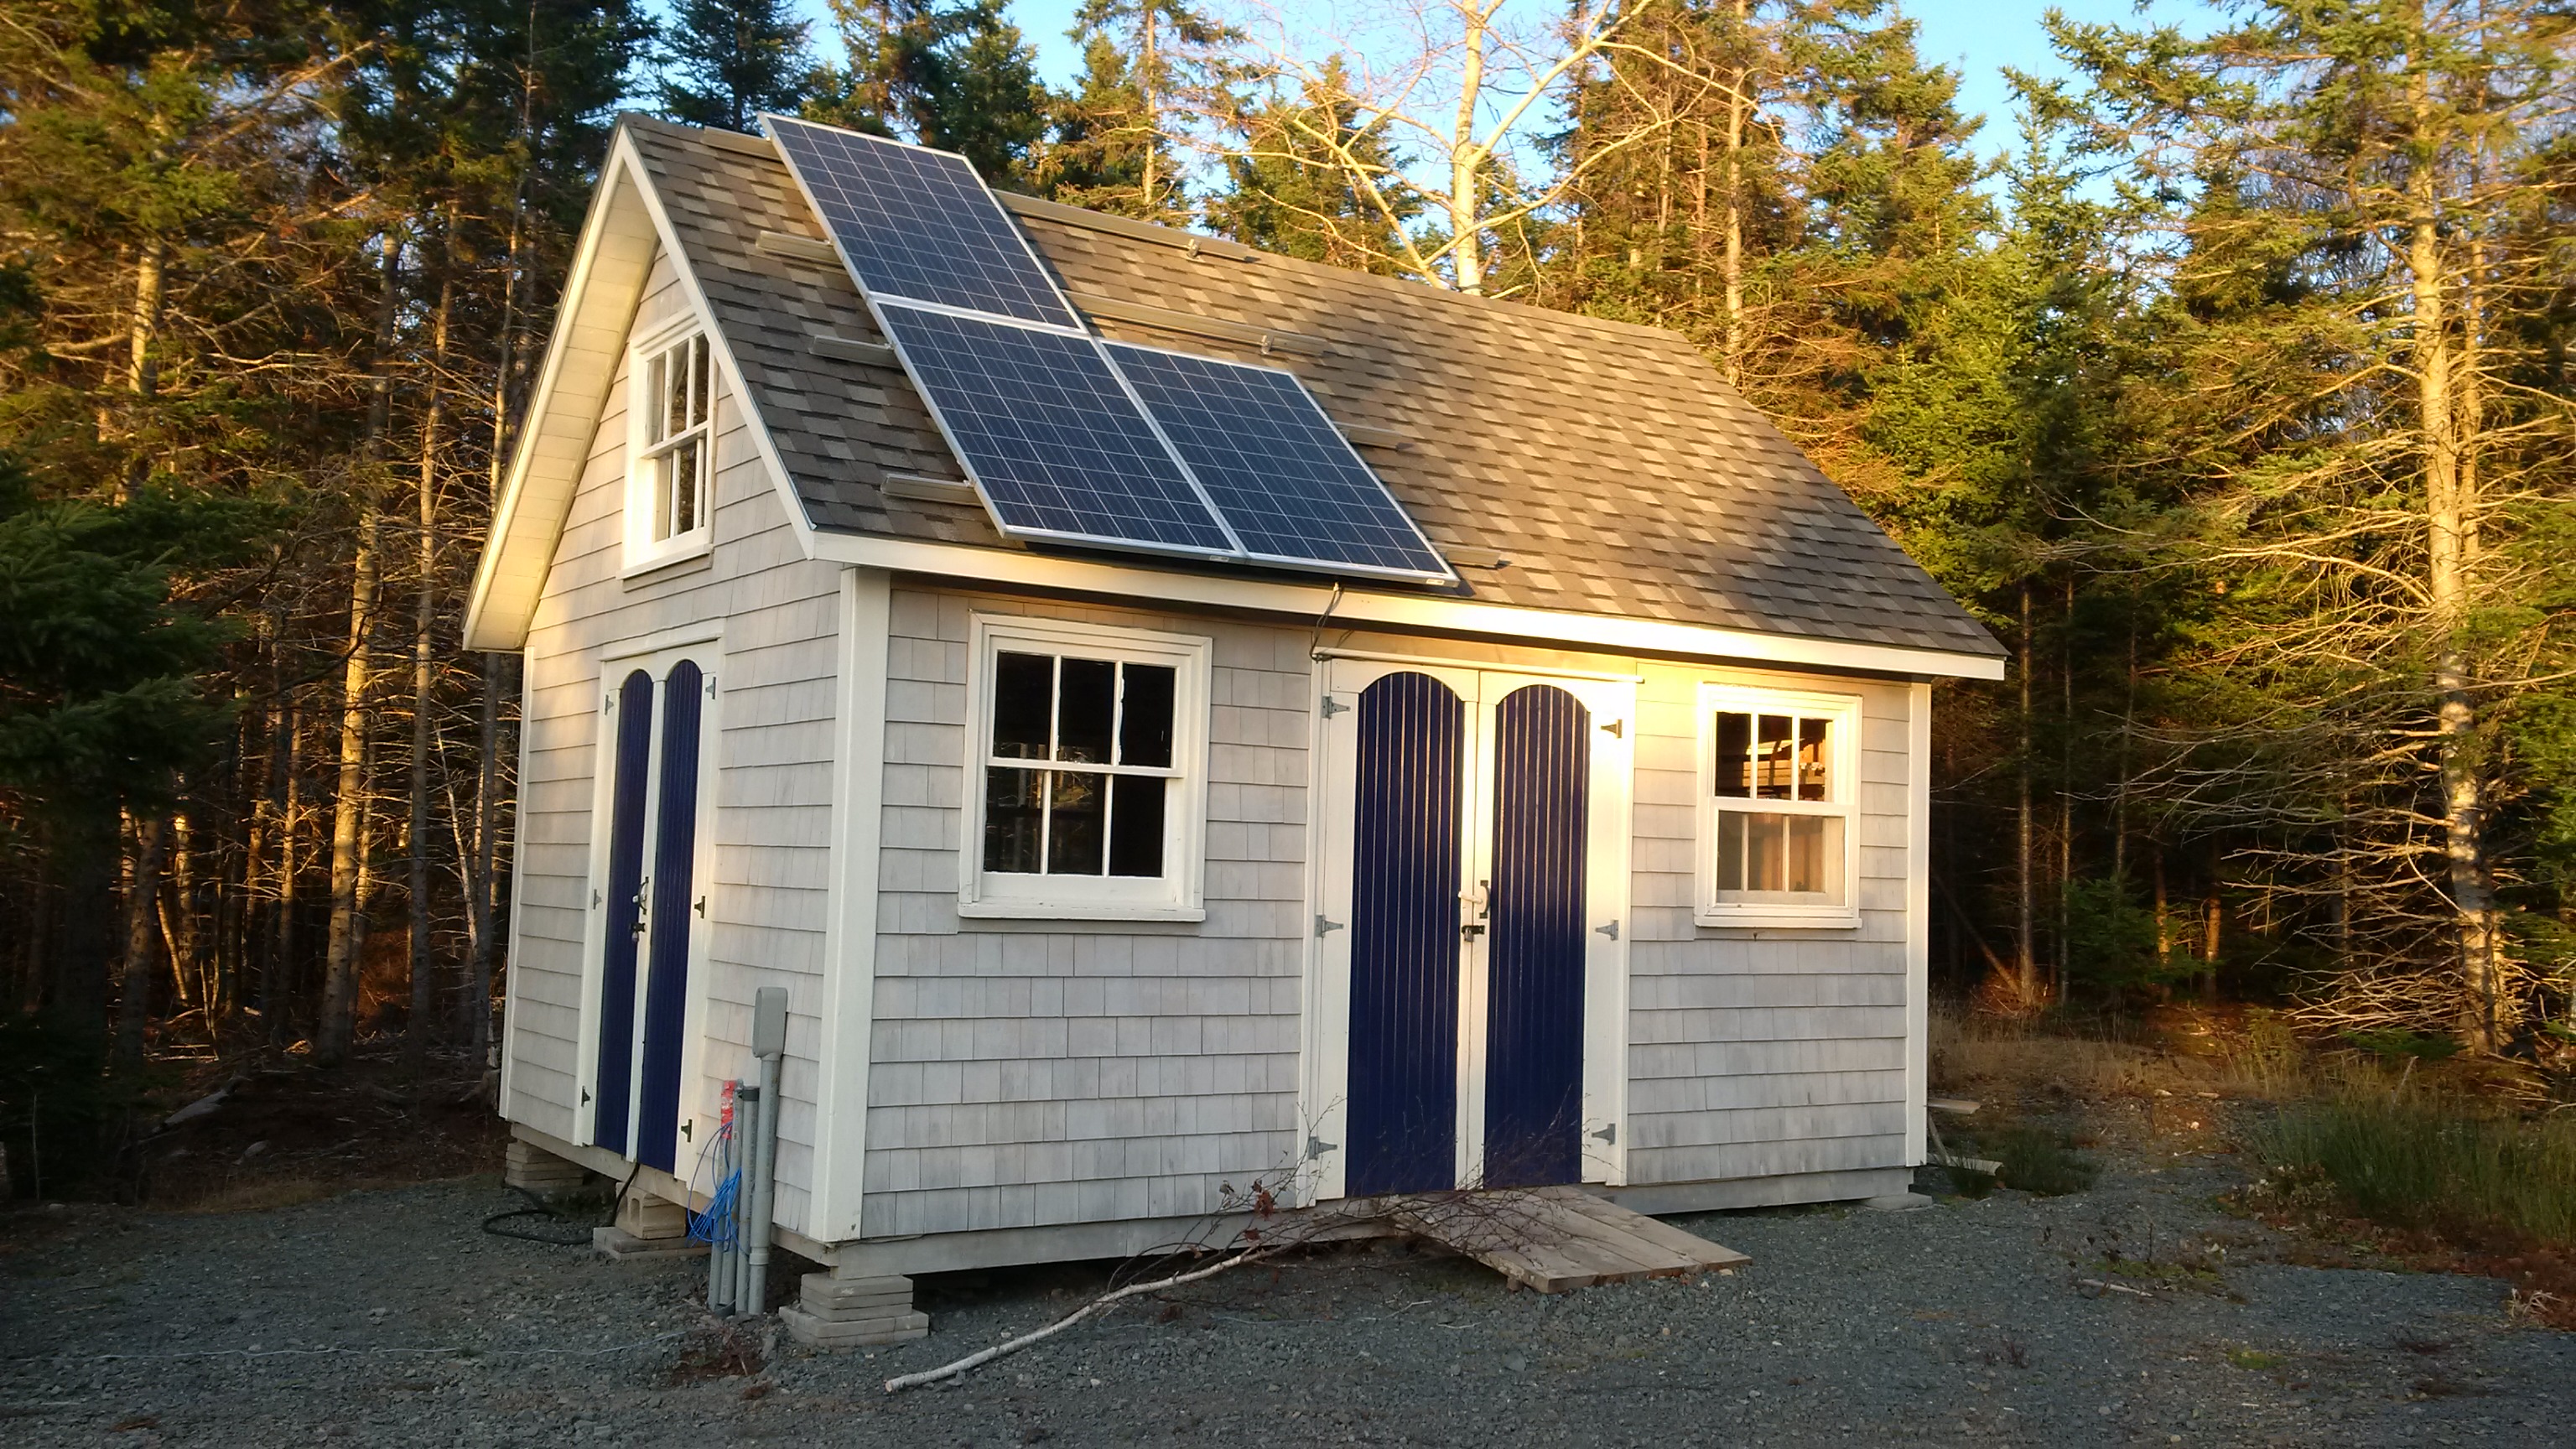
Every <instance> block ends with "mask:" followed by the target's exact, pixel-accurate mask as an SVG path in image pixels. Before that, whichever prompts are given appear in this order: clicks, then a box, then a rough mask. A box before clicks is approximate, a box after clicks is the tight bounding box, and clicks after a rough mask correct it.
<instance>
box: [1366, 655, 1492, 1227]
mask: <svg viewBox="0 0 2576 1449" xmlns="http://www.w3.org/2000/svg"><path fill="white" fill-rule="evenodd" d="M1466 729H1467V719H1466V707H1465V706H1464V705H1463V704H1461V703H1460V702H1459V699H1458V696H1457V695H1456V694H1454V693H1452V692H1451V691H1450V689H1449V688H1448V686H1446V685H1444V684H1442V683H1441V682H1440V681H1439V680H1437V679H1434V678H1432V677H1431V676H1429V675H1427V674H1412V673H1401V674H1389V675H1387V676H1385V677H1384V678H1381V679H1379V680H1378V681H1377V682H1376V683H1374V684H1371V685H1370V686H1369V687H1368V688H1367V689H1365V690H1363V691H1361V693H1360V713H1359V754H1358V761H1357V771H1358V773H1357V778H1356V780H1355V785H1356V799H1355V801H1354V810H1353V830H1352V849H1351V1018H1350V1019H1351V1028H1350V1033H1351V1045H1350V1084H1349V1088H1348V1093H1349V1099H1348V1111H1349V1122H1350V1138H1351V1141H1350V1156H1349V1158H1348V1163H1349V1166H1348V1168H1347V1170H1346V1172H1345V1174H1344V1191H1346V1192H1348V1193H1349V1194H1350V1195H1351V1196H1354V1197H1364V1196H1368V1195H1370V1194H1374V1193H1386V1192H1426V1191H1436V1190H1439V1189H1443V1188H1452V1187H1456V1186H1457V1185H1458V1180H1457V1179H1458V1167H1457V1141H1458V845H1459V831H1460V825H1459V804H1460V801H1459V781H1460V769H1459V762H1460V758H1461V757H1460V751H1461V750H1462V749H1464V748H1465V744H1466Z"/></svg>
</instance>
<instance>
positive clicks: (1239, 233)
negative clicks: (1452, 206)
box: [1207, 56, 1422, 275]
mask: <svg viewBox="0 0 2576 1449" xmlns="http://www.w3.org/2000/svg"><path fill="white" fill-rule="evenodd" d="M1232 130H1233V133H1234V134H1233V137H1232V139H1231V140H1230V141H1229V142H1228V144H1227V156H1226V163H1225V165H1226V183H1227V188H1226V190H1225V191H1224V192H1223V193H1222V194H1219V195H1216V196H1212V197H1210V198H1209V199H1208V203H1207V220H1208V225H1209V227H1210V228H1211V229H1213V230H1215V231H1216V232H1217V233H1218V234H1219V235H1222V236H1229V237H1232V238H1234V239H1235V240H1236V241H1239V242H1243V243H1245V244H1246V245H1249V246H1257V247H1260V248H1262V249H1264V250H1266V251H1272V252H1277V253H1279V254H1281V255H1283V256H1291V257H1299V258H1303V259H1304V260H1307V261H1314V262H1323V263H1325V264H1327V265H1329V266H1336V267H1347V268H1350V269H1351V270H1353V271H1362V272H1377V273H1381V274H1390V275H1391V274H1393V273H1395V272H1397V271H1399V270H1401V264H1400V262H1399V261H1398V260H1397V256H1398V247H1399V241H1398V234H1399V232H1400V231H1401V229H1402V228H1403V227H1404V226H1406V225H1407V224H1409V223H1411V222H1412V221H1413V220H1414V219H1415V218H1416V217H1418V216H1420V215H1421V213H1422V200H1421V197H1420V196H1419V194H1418V193H1416V192H1415V191H1414V189H1413V187H1412V185H1411V184H1410V183H1409V182H1407V181H1406V180H1405V178H1404V168H1403V165H1402V163H1401V161H1400V159H1399V158H1397V157H1396V156H1395V155H1394V154H1393V151H1392V149H1391V148H1390V147H1389V146H1388V145H1387V142H1386V138H1385V137H1384V136H1383V135H1382V134H1379V133H1376V132H1363V131H1362V130H1361V129H1360V127H1359V125H1358V116H1357V113H1356V109H1355V107H1354V106H1353V105H1352V103H1351V100H1350V83H1349V79H1348V74H1347V69H1346V67H1345V65H1344V63H1343V62H1342V60H1341V59H1340V57H1338V56H1337V57H1334V58H1332V59H1330V60H1328V61H1327V62H1326V63H1325V67H1324V73H1323V78H1322V80H1321V82H1320V83H1317V84H1311V85H1305V86H1301V87H1300V94H1299V95H1298V96H1297V97H1296V98H1294V99H1291V98H1289V97H1287V96H1284V95H1281V94H1279V93H1277V92H1275V91H1274V92H1273V93H1272V94H1271V95H1270V96H1269V97H1268V98H1267V99H1265V100H1263V101H1262V102H1261V103H1260V104H1259V105H1257V106H1252V107H1247V108H1246V109H1244V110H1242V111H1241V112H1239V113H1238V114H1237V115H1236V116H1235V117H1234V119H1233V121H1232Z"/></svg>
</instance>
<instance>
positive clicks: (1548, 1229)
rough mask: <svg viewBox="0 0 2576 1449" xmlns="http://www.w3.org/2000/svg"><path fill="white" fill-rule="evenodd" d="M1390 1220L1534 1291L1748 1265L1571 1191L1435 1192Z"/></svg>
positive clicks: (1728, 1250)
mask: <svg viewBox="0 0 2576 1449" xmlns="http://www.w3.org/2000/svg"><path fill="white" fill-rule="evenodd" d="M1395 1216H1396V1221H1397V1222H1398V1223H1400V1224H1401V1225H1402V1226H1403V1227H1405V1228H1406V1229H1407V1230H1408V1231H1411V1232H1414V1233H1417V1234H1419V1235H1421V1236H1423V1237H1426V1238H1429V1239H1431V1240H1432V1241H1434V1242H1437V1243H1442V1244H1445V1245H1447V1246H1449V1247H1452V1248H1455V1249H1457V1250H1458V1251H1459V1252H1461V1253H1464V1254H1466V1255H1467V1256H1468V1257H1470V1258H1473V1259H1475V1260H1476V1261H1477V1262H1479V1263H1482V1264H1484V1265H1485V1266H1486V1267H1489V1268H1491V1269H1493V1270H1494V1271H1495V1272H1497V1273H1500V1274H1502V1275H1503V1276H1504V1277H1506V1278H1508V1279H1510V1280H1511V1281H1512V1282H1513V1283H1514V1284H1515V1285H1517V1286H1519V1287H1523V1288H1532V1289H1536V1290H1537V1291H1539V1292H1541V1293H1564V1292H1567V1291H1569V1290H1571V1289H1575V1288H1589V1287H1591V1286H1592V1285H1593V1284H1595V1283H1633V1282H1635V1281H1637V1280H1638V1279H1640V1278H1682V1277H1691V1276H1695V1275H1697V1274H1700V1273H1706V1272H1710V1271H1716V1272H1721V1273H1722V1272H1729V1271H1732V1270H1733V1269H1734V1268H1735V1267H1736V1266H1737V1265H1739V1264H1743V1263H1749V1262H1751V1261H1752V1259H1751V1258H1749V1257H1747V1256H1746V1255H1744V1254H1742V1253H1739V1252H1736V1251H1735V1250H1734V1249H1732V1248H1721V1247H1719V1246H1718V1245H1717V1244H1715V1243H1712V1242H1710V1241H1709V1240H1707V1239H1706V1238H1701V1237H1695V1236H1693V1235H1691V1234H1689V1233H1686V1232H1683V1231H1682V1230H1681V1229H1679V1228H1677V1227H1674V1226H1672V1225H1671V1224H1669V1223H1661V1222H1657V1221H1656V1220H1654V1219H1653V1218H1650V1217H1647V1216H1646V1215H1645V1214H1643V1213H1637V1212H1630V1211H1629V1210H1628V1209H1626V1208H1623V1207H1620V1206H1619V1205H1618V1204H1616V1203H1612V1202H1607V1201H1605V1200H1603V1199H1601V1198H1597V1197H1594V1196H1593V1195H1592V1194H1590V1193H1588V1192H1585V1191H1584V1190H1582V1189H1581V1188H1578V1187H1537V1188H1503V1189H1496V1190H1493V1191H1488V1192H1461V1193H1454V1194H1442V1195H1440V1196H1438V1197H1432V1198H1423V1199H1416V1200H1413V1201H1410V1202H1407V1203H1406V1204H1405V1205H1404V1206H1403V1207H1401V1208H1399V1209H1398V1210H1397V1212H1396V1215H1395Z"/></svg>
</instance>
